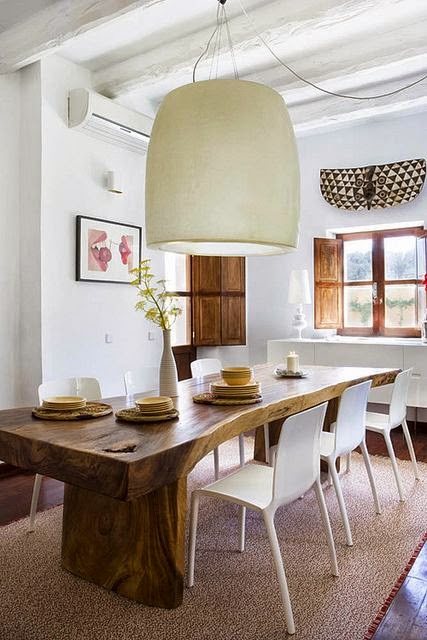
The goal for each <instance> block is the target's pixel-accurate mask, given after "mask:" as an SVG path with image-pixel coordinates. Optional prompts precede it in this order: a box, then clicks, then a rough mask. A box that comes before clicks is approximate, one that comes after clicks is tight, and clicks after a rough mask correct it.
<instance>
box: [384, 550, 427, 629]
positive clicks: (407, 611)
mask: <svg viewBox="0 0 427 640" xmlns="http://www.w3.org/2000/svg"><path fill="white" fill-rule="evenodd" d="M426 638H427V545H426V544H424V547H423V549H422V550H421V552H420V554H419V556H418V558H417V559H416V561H415V563H414V565H413V567H412V568H411V570H410V572H409V574H408V576H407V577H406V580H405V582H404V583H403V585H402V586H401V587H400V589H399V591H398V592H397V594H396V596H395V597H394V598H393V601H392V603H391V605H390V608H389V610H388V611H387V613H386V615H385V616H384V618H383V619H382V621H381V623H380V625H379V627H378V629H377V630H376V632H375V634H374V637H373V640H397V639H399V640H400V639H402V640H403V639H404V640H426Z"/></svg>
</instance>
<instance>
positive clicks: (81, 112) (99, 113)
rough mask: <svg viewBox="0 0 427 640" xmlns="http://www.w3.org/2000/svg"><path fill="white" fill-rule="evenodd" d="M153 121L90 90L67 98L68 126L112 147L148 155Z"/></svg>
mask: <svg viewBox="0 0 427 640" xmlns="http://www.w3.org/2000/svg"><path fill="white" fill-rule="evenodd" d="M152 122H153V121H152V119H151V118H149V117H148V116H144V115H142V114H141V113H137V112H136V111H133V110H132V109H128V108H127V107H123V106H121V105H119V104H117V103H116V102H113V100H110V99H109V98H105V97H104V96H101V95H100V94H99V93H96V92H95V91H89V90H88V89H73V90H72V91H70V94H69V97H68V126H69V127H70V128H75V129H78V130H80V131H82V132H84V133H87V134H89V135H92V136H95V137H96V138H101V139H102V140H105V141H107V142H111V144H115V145H118V146H120V147H124V148H125V149H129V150H131V151H135V152H136V153H141V154H145V153H146V151H147V147H148V143H149V140H150V132H151V126H152Z"/></svg>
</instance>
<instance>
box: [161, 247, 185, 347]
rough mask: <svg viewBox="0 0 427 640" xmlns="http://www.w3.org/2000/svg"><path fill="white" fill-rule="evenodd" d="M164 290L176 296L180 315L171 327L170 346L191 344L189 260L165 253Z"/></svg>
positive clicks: (181, 256)
mask: <svg viewBox="0 0 427 640" xmlns="http://www.w3.org/2000/svg"><path fill="white" fill-rule="evenodd" d="M165 279H166V281H167V282H166V288H167V290H168V291H169V292H171V293H173V294H175V295H176V296H177V304H178V306H180V307H181V309H182V314H181V315H180V316H178V317H177V319H176V322H175V323H174V324H173V326H172V335H171V342H172V346H178V345H190V344H191V258H190V257H189V256H185V255H181V254H178V253H165Z"/></svg>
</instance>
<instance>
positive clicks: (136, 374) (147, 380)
mask: <svg viewBox="0 0 427 640" xmlns="http://www.w3.org/2000/svg"><path fill="white" fill-rule="evenodd" d="M124 383H125V391H126V395H127V396H134V395H136V394H138V393H145V392H146V391H154V392H155V393H157V390H158V387H159V368H158V367H142V368H141V369H138V370H136V371H126V373H125V374H124Z"/></svg>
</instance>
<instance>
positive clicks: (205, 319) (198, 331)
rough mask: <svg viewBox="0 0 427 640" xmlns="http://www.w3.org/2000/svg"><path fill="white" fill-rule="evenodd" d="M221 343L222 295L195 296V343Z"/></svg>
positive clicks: (203, 344)
mask: <svg viewBox="0 0 427 640" xmlns="http://www.w3.org/2000/svg"><path fill="white" fill-rule="evenodd" d="M220 344H221V296H219V295H218V296H201V295H197V296H195V297H194V345H195V346H198V347H202V346H218V345H220Z"/></svg>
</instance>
